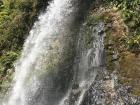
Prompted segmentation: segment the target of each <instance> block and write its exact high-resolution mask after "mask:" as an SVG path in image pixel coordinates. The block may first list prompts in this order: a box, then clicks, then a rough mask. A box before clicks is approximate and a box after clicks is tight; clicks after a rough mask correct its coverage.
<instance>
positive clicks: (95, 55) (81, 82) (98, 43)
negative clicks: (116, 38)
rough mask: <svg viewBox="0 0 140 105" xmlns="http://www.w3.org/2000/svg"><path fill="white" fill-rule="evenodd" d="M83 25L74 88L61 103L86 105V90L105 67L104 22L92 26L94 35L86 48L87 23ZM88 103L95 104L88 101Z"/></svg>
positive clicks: (78, 47)
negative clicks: (89, 45) (84, 102)
mask: <svg viewBox="0 0 140 105" xmlns="http://www.w3.org/2000/svg"><path fill="white" fill-rule="evenodd" d="M85 24H86V23H84V24H83V26H82V27H81V31H80V34H79V38H78V42H77V48H76V49H77V55H76V57H75V62H76V63H75V64H74V65H73V67H74V71H75V76H74V80H73V81H74V83H73V86H72V88H71V89H70V90H69V91H68V93H67V95H66V96H65V97H64V98H63V100H62V101H61V102H60V104H59V105H85V104H83V100H84V98H85V94H86V92H87V91H88V90H89V89H90V88H91V86H92V85H93V84H94V81H95V78H96V76H97V75H98V72H99V71H102V70H103V69H104V66H103V65H104V62H103V59H104V58H103V53H104V37H105V33H102V32H103V31H104V23H103V22H99V23H98V24H97V25H95V26H92V27H91V33H90V35H91V36H92V37H93V41H92V42H91V47H90V48H85V41H84V40H85V37H84V36H85V35H84V34H85V33H84V30H85V26H84V25H85ZM86 105H93V104H90V103H86Z"/></svg>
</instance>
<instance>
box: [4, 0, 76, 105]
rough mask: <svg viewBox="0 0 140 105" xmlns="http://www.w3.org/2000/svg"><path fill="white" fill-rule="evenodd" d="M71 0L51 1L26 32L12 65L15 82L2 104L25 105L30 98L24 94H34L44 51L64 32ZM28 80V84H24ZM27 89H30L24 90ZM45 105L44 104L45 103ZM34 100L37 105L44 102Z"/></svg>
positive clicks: (45, 53)
mask: <svg viewBox="0 0 140 105" xmlns="http://www.w3.org/2000/svg"><path fill="white" fill-rule="evenodd" d="M72 1H73V0H54V1H52V2H51V3H50V5H49V7H48V8H47V10H46V12H45V13H43V14H41V15H40V16H39V20H38V22H36V23H35V24H34V27H33V28H32V30H31V31H30V35H29V37H28V38H27V40H26V42H25V44H24V49H23V51H22V55H21V58H20V59H19V60H18V62H17V64H16V65H15V69H16V73H15V77H14V80H15V84H14V85H13V89H12V91H11V94H10V98H9V100H8V103H7V102H4V103H3V105H27V104H28V101H29V100H30V98H28V95H30V94H34V93H36V90H37V89H38V87H39V86H40V83H39V82H38V78H37V76H36V75H37V72H41V71H43V69H45V68H43V64H44V61H43V58H44V56H45V55H47V54H48V52H49V49H50V47H51V44H52V43H53V41H54V39H56V38H58V37H59V35H61V34H63V33H64V32H66V31H67V28H68V26H69V23H71V20H72V18H73V17H72V15H73V11H74V10H75V9H76V8H75V7H74V6H73V5H72ZM29 83H31V84H30V85H29V86H28V85H27V84H29ZM30 89H31V92H28V90H30ZM46 104H47V103H46ZM46 104H43V103H38V104H37V105H46Z"/></svg>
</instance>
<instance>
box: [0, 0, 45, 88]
mask: <svg viewBox="0 0 140 105" xmlns="http://www.w3.org/2000/svg"><path fill="white" fill-rule="evenodd" d="M42 2H43V0H0V90H1V89H3V88H2V87H5V89H6V87H7V88H8V87H9V86H8V85H6V84H8V83H9V82H10V81H11V79H10V78H11V76H12V72H14V69H13V64H14V62H15V61H16V59H17V58H18V56H19V55H20V51H21V49H22V46H23V43H24V40H25V38H26V36H27V35H28V33H29V30H30V29H31V27H32V25H33V23H34V21H35V20H36V19H37V15H38V14H39V11H40V10H42V9H44V7H45V5H47V3H46V2H45V3H42ZM9 72H10V74H9ZM5 81H7V82H5ZM5 83H6V84H5Z"/></svg>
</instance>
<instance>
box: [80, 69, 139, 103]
mask: <svg viewBox="0 0 140 105" xmlns="http://www.w3.org/2000/svg"><path fill="white" fill-rule="evenodd" d="M100 74H102V75H104V77H101V75H98V76H97V78H96V80H95V82H94V83H93V84H92V86H91V88H90V89H89V90H88V91H87V92H86V94H85V97H84V100H83V102H82V104H81V105H139V104H140V98H138V97H134V96H131V94H130V92H131V87H127V86H126V87H124V86H121V85H119V84H118V83H117V82H118V81H117V75H116V74H115V73H113V74H111V75H109V74H108V73H107V72H105V71H102V72H100Z"/></svg>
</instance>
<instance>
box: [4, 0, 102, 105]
mask: <svg viewBox="0 0 140 105" xmlns="http://www.w3.org/2000/svg"><path fill="white" fill-rule="evenodd" d="M76 1H78V0H53V1H51V2H50V5H49V6H48V8H47V9H46V12H45V13H43V14H41V15H40V16H39V18H38V21H37V22H35V24H34V26H33V28H32V30H31V31H30V35H29V36H28V38H27V39H26V42H25V44H24V48H23V51H22V55H21V58H20V59H19V60H18V61H17V63H16V64H15V70H16V72H15V75H14V84H13V88H12V89H11V91H10V92H9V99H8V101H4V102H3V103H2V105H81V104H82V101H83V98H84V96H85V93H86V91H87V90H88V89H89V88H90V86H91V84H93V82H94V80H95V78H96V75H97V74H98V71H99V70H100V69H102V67H101V65H102V55H103V49H104V45H103V40H104V35H98V32H100V31H102V30H103V28H104V25H103V23H99V24H98V25H97V26H96V27H95V28H93V30H92V33H91V34H92V37H93V39H94V40H93V43H92V47H91V48H89V49H86V48H85V46H84V45H85V43H84V38H83V36H84V35H83V34H82V28H81V31H80V32H79V35H77V36H78V38H77V39H76V38H75V40H74V43H75V44H76V46H77V47H76V51H75V52H76V54H75V57H74V63H73V64H69V63H70V62H69V63H68V64H67V65H68V66H72V68H71V70H69V69H68V68H67V65H66V68H65V67H62V68H61V66H59V67H58V68H59V69H62V70H61V71H63V69H64V72H62V73H65V72H66V74H68V72H70V71H73V72H72V73H71V75H72V76H71V78H70V79H71V80H70V81H69V82H70V84H69V83H67V82H68V80H69V79H68V80H67V75H66V76H64V77H65V78H63V77H61V75H58V74H60V73H58V72H59V70H58V68H57V67H55V66H58V65H57V63H58V62H61V60H60V58H61V59H63V57H64V56H63V54H64V53H65V47H67V45H65V44H67V43H66V42H67V40H66V38H65V37H68V38H69V39H68V40H72V39H74V37H72V38H70V35H71V34H70V32H71V31H72V30H71V25H72V23H73V20H74V17H75V15H76V14H75V13H76V11H77V7H76V6H77V5H76V3H78V2H76ZM63 40H65V41H63ZM77 40H78V41H77ZM68 49H71V48H67V50H68ZM67 52H68V53H66V54H67V55H68V54H69V53H71V52H70V51H67ZM52 55H53V56H52ZM72 55H73V56H74V54H71V56H72ZM58 56H59V57H58ZM64 58H65V57H64ZM52 62H55V63H52ZM56 62H57V63H56ZM65 63H66V62H63V63H62V66H63V65H65ZM58 64H59V63H58ZM60 65H61V63H60ZM52 67H53V69H55V70H54V71H53V72H54V73H51V72H52V71H49V70H48V71H46V70H47V68H49V69H50V68H52ZM65 69H67V70H65ZM57 70H58V71H57ZM64 75H65V74H64ZM68 75H70V74H68ZM47 76H48V77H47ZM42 78H43V79H42ZM44 78H45V79H44ZM59 78H62V79H60V81H61V83H58V82H57V80H58V79H59ZM63 80H64V81H63ZM66 80H67V81H66ZM65 81H66V82H65ZM65 84H69V85H66V86H65V88H64V89H63V88H62V87H63V86H61V85H65ZM59 85H60V86H59ZM61 90H62V91H61ZM63 90H64V91H63ZM6 100H7V99H6Z"/></svg>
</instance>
